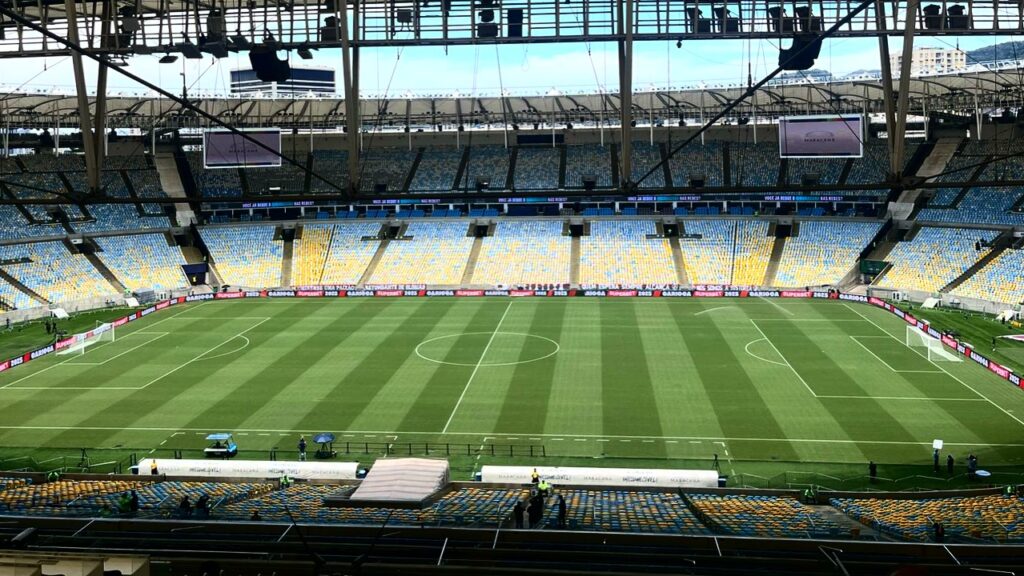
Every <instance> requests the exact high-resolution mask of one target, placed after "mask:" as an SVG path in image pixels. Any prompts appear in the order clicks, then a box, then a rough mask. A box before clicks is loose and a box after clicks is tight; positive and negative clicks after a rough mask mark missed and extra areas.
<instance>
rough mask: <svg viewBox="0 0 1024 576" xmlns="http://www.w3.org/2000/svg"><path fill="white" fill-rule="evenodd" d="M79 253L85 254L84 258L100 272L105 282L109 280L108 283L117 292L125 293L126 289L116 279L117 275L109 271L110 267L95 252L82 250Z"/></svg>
mask: <svg viewBox="0 0 1024 576" xmlns="http://www.w3.org/2000/svg"><path fill="white" fill-rule="evenodd" d="M81 254H82V256H85V259H86V260H88V261H89V263H90V264H92V266H93V268H95V269H96V270H97V271H98V272H99V273H100V276H103V278H104V279H105V280H106V281H107V282H110V285H111V286H113V287H114V289H116V290H117V293H118V294H125V293H126V292H127V289H126V288H125V287H124V284H122V283H121V281H120V280H118V279H117V276H115V275H114V273H113V272H111V271H110V268H107V265H106V264H104V263H103V261H102V260H100V259H99V257H98V256H96V254H86V253H85V252H82V253H81Z"/></svg>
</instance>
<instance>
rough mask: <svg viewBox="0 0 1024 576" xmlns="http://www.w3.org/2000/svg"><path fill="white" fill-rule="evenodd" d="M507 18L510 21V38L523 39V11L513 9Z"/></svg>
mask: <svg viewBox="0 0 1024 576" xmlns="http://www.w3.org/2000/svg"><path fill="white" fill-rule="evenodd" d="M505 18H506V19H507V20H508V37H509V38H522V37H523V9H522V8H512V9H510V10H509V11H508V12H507V15H506V16H505Z"/></svg>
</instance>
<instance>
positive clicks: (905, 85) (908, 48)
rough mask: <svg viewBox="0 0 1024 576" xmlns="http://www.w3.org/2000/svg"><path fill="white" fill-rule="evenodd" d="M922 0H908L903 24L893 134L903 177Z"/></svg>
mask: <svg viewBox="0 0 1024 576" xmlns="http://www.w3.org/2000/svg"><path fill="white" fill-rule="evenodd" d="M919 1H920V0H907V18H906V21H905V22H904V24H903V26H904V28H903V61H902V62H900V88H899V94H898V95H897V97H896V131H895V133H893V134H892V136H891V138H892V140H894V142H893V148H892V150H893V153H892V155H893V159H892V164H894V165H895V166H896V168H895V170H894V173H895V174H896V176H897V177H898V178H902V177H903V165H904V159H903V155H904V152H905V151H906V149H907V145H906V142H904V141H903V137H904V136H905V135H906V132H907V115H908V114H909V113H910V110H909V109H908V108H909V106H908V105H907V102H908V101H909V99H910V66H911V64H912V63H913V59H914V29H915V28H916V26H917V5H918V2H919Z"/></svg>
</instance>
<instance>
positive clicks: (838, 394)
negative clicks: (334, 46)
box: [0, 298, 1024, 479]
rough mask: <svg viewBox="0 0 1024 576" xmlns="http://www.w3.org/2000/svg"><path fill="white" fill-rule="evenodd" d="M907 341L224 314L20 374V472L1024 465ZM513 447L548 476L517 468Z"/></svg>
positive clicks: (6, 426)
mask: <svg viewBox="0 0 1024 576" xmlns="http://www.w3.org/2000/svg"><path fill="white" fill-rule="evenodd" d="M904 341H905V324H903V323H902V322H901V321H900V320H899V319H897V318H895V317H893V316H891V315H890V314H888V313H887V312H885V311H884V310H880V309H876V308H874V307H870V306H867V305H863V304H856V303H845V302H838V301H808V300H767V299H755V298H751V299H743V300H739V299H735V300H734V299H723V300H718V299H700V300H698V299H694V300H682V299H680V300H675V299H628V298H623V299H589V298H564V299H555V298H552V299H541V298H537V299H532V298H522V299H507V298H480V299H456V298H434V299H430V298H394V299H387V298H379V299H338V300H333V299H277V300H275V299H261V300H246V301H224V302H221V301H215V302H204V303H199V304H190V305H187V306H177V307H172V308H171V309H169V310H166V311H163V312H160V313H157V314H152V315H150V316H148V317H146V318H145V319H143V320H140V321H137V322H132V323H130V324H127V325H125V326H123V327H121V328H118V329H117V330H116V334H115V340H114V341H113V342H100V343H96V344H94V345H92V346H90V347H88V348H87V349H86V350H85V352H84V353H78V354H68V355H63V356H58V355H50V356H47V357H44V358H41V359H39V360H36V361H34V362H31V363H28V364H26V365H24V366H21V367H17V368H15V369H12V370H10V371H8V372H7V373H4V374H2V375H0V415H2V417H0V454H3V455H6V456H8V457H9V456H12V455H18V454H36V455H39V456H40V458H42V457H43V456H45V455H47V454H51V453H54V452H53V451H60V450H65V451H69V450H74V451H75V453H77V451H78V450H79V449H81V448H86V449H89V450H90V453H89V455H90V457H91V458H92V459H93V461H96V460H100V459H103V458H104V454H107V453H109V454H111V455H112V456H111V458H113V459H117V458H121V457H123V456H124V453H125V452H127V451H132V452H136V453H137V454H138V455H139V457H142V456H145V455H146V454H148V453H151V451H156V452H153V453H155V454H158V455H161V456H166V455H169V454H170V452H169V451H170V450H175V449H180V450H186V451H195V450H197V449H201V448H202V447H203V446H204V440H203V437H204V436H205V434H206V433H208V432H219V431H228V432H232V433H234V434H235V439H236V441H237V442H238V444H239V447H240V449H241V450H242V455H243V457H246V458H261V459H265V458H267V455H268V453H269V451H270V450H271V449H272V448H275V447H276V448H278V449H279V454H278V457H279V458H289V459H291V458H295V456H296V455H295V443H296V441H297V439H298V435H299V434H300V433H303V434H306V435H307V438H309V435H310V434H313V433H317V432H333V433H335V434H336V435H337V438H338V441H337V442H336V446H335V448H336V449H337V448H339V447H340V446H342V445H346V446H348V447H349V448H350V449H351V447H352V446H353V445H355V446H358V447H359V449H360V450H361V449H362V448H363V446H369V444H370V443H372V444H374V445H375V446H376V445H378V444H379V445H380V446H387V447H388V450H391V449H394V450H395V452H397V453H400V454H401V452H400V450H405V449H406V447H408V450H410V451H412V448H411V446H412V445H413V444H414V443H416V444H419V443H424V445H425V444H426V443H432V444H433V445H434V448H433V450H432V451H430V453H431V454H433V455H442V456H443V455H445V452H440V453H439V452H438V449H439V448H438V447H439V446H442V445H445V446H447V447H446V448H445V450H447V451H449V452H451V451H453V450H454V451H455V452H456V453H459V454H463V455H464V456H466V457H467V458H468V459H469V460H468V462H467V463H465V465H464V466H465V468H467V469H468V468H471V467H475V466H476V465H478V464H479V463H481V462H495V461H501V462H509V461H511V460H516V461H517V462H523V463H530V462H532V463H561V462H566V463H570V462H571V463H580V462H585V463H586V464H587V465H598V466H601V465H618V466H622V465H631V464H635V465H643V466H651V467H695V466H699V467H708V466H710V463H711V461H712V459H713V457H714V455H715V454H718V456H719V464H720V466H721V468H722V471H723V473H725V474H731V475H736V474H743V473H744V472H750V473H751V474H753V473H754V472H757V473H763V474H766V475H767V474H769V473H774V472H776V471H780V470H786V469H790V468H795V467H799V466H805V465H808V464H816V465H818V468H816V469H817V470H823V471H828V470H839V469H840V468H841V467H842V466H848V467H853V468H855V469H856V470H861V469H865V470H866V463H867V462H868V461H869V460H874V461H876V462H879V463H882V464H883V465H885V464H890V465H914V466H919V467H924V468H927V471H928V472H931V454H932V448H931V445H932V441H933V439H942V440H943V441H944V442H945V448H944V449H943V451H942V455H943V460H944V459H945V455H946V454H947V453H951V454H953V455H954V456H955V457H956V458H957V462H958V466H960V467H962V464H961V463H962V461H963V458H965V457H966V455H967V454H968V453H971V452H973V453H974V454H976V455H977V456H978V457H979V459H980V462H981V465H982V467H983V468H986V467H999V466H1018V465H1020V464H1021V463H1024V391H1021V390H1019V389H1016V388H1014V387H1013V386H1011V385H1009V384H1008V383H1007V382H1006V381H1004V380H1001V379H999V378H997V377H995V376H994V375H991V374H989V373H988V372H987V371H986V370H984V369H983V368H981V367H980V366H977V365H975V364H973V363H971V362H950V361H942V360H936V361H932V360H929V359H928V357H927V355H922V352H923V351H921V350H920V349H913V348H910V347H908V346H907V345H906V344H905V343H904ZM491 445H493V446H498V447H499V448H497V449H496V451H495V452H494V454H493V455H492V453H491V452H490V450H489V446H491ZM510 445H518V446H520V447H526V446H531V447H542V448H538V449H542V450H543V453H544V454H545V456H544V459H545V460H543V461H541V460H539V459H537V458H530V457H524V456H523V453H522V452H517V451H515V450H512V454H513V455H514V457H513V458H506V459H504V460H503V459H502V458H501V455H502V450H504V449H505V448H506V447H508V446H510ZM452 446H454V447H455V448H452ZM460 446H461V447H462V448H459V447H460ZM400 447H401V448H400ZM470 447H472V450H470ZM416 450H417V451H418V452H419V453H420V454H422V453H423V449H422V448H417V449H416ZM459 450H462V452H459ZM105 451H106V452H105ZM194 454H195V452H193V453H192V454H191V455H194ZM189 455H190V454H186V457H188V456H189ZM481 458H483V459H482V460H481ZM341 459H348V460H360V461H364V460H369V459H372V458H364V457H360V455H358V454H354V455H352V456H346V455H345V454H342V455H341ZM460 466H461V464H460ZM456 479H462V478H461V477H457V478H456Z"/></svg>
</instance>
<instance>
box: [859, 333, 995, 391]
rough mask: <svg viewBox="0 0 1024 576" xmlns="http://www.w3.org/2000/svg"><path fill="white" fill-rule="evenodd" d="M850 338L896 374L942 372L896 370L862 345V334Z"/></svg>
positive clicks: (938, 372) (940, 372)
mask: <svg viewBox="0 0 1024 576" xmlns="http://www.w3.org/2000/svg"><path fill="white" fill-rule="evenodd" d="M850 338H851V339H852V340H853V341H854V342H856V343H857V344H860V347H861V348H863V349H864V350H866V351H867V353H868V354H871V355H872V356H874V357H875V358H876V359H878V361H879V362H881V363H882V364H885V367H886V368H888V369H889V370H892V371H893V372H895V373H897V374H942V373H943V372H942V371H940V370H897V369H895V368H893V367H892V366H890V365H889V363H888V362H886V361H885V360H882V357H881V356H879V355H878V354H875V352H874V350H872V349H871V348H868V347H867V346H865V345H864V343H863V342H861V341H860V340H859V338H864V336H854V335H852V334H851V335H850ZM867 338H886V339H887V338H888V337H886V336H881V335H879V336H867ZM979 400H980V398H979Z"/></svg>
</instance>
